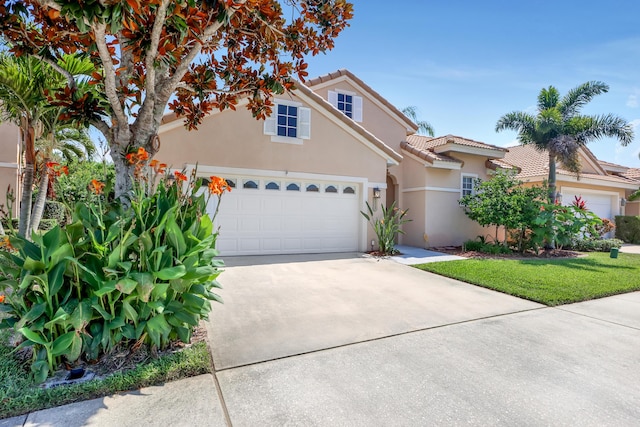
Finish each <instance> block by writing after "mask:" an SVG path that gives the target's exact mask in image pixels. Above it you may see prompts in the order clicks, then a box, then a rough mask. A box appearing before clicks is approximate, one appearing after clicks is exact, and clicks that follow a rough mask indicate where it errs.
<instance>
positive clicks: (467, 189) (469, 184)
mask: <svg viewBox="0 0 640 427" xmlns="http://www.w3.org/2000/svg"><path fill="white" fill-rule="evenodd" d="M476 179H478V175H469V174H463V175H462V183H461V186H460V194H461V196H463V197H464V196H468V195H471V194H474V193H475V190H474V188H473V186H474V184H475V183H476Z"/></svg>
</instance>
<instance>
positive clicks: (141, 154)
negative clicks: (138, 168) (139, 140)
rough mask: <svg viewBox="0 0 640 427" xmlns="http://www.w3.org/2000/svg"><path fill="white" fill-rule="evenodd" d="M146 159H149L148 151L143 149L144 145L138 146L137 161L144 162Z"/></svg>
mask: <svg viewBox="0 0 640 427" xmlns="http://www.w3.org/2000/svg"><path fill="white" fill-rule="evenodd" d="M147 160H149V153H147V150H145V149H144V147H140V148H138V161H139V162H146V161H147Z"/></svg>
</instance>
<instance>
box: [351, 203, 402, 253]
mask: <svg viewBox="0 0 640 427" xmlns="http://www.w3.org/2000/svg"><path fill="white" fill-rule="evenodd" d="M408 211H409V209H405V210H401V209H398V208H397V207H396V202H393V203H392V204H391V206H389V207H385V206H384V205H383V206H382V218H378V219H375V218H374V212H373V209H372V208H371V205H369V203H368V202H367V212H368V213H367V212H363V211H360V213H361V214H362V216H364V217H365V218H366V219H367V221H369V224H371V227H373V231H374V232H375V233H376V237H377V238H378V247H379V248H380V249H379V250H380V253H381V254H382V255H393V254H395V253H397V252H398V251H397V250H396V249H395V248H394V245H395V239H396V236H397V235H398V233H402V234H404V231H402V230H401V229H400V227H401V226H402V224H406V223H407V222H410V221H411V220H410V219H407V218H405V216H406V215H407V212H408Z"/></svg>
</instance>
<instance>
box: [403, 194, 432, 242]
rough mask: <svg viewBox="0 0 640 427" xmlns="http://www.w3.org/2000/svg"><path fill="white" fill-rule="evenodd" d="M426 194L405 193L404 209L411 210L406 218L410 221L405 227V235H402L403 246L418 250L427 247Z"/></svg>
mask: <svg viewBox="0 0 640 427" xmlns="http://www.w3.org/2000/svg"><path fill="white" fill-rule="evenodd" d="M424 198H425V192H424V191H411V192H408V193H404V199H403V200H404V205H403V207H402V208H403V209H409V211H408V212H407V215H406V218H407V219H410V220H411V222H408V223H406V224H405V225H404V227H403V230H404V232H405V234H403V235H401V240H400V241H401V243H402V244H403V245H409V246H415V247H418V248H424V247H426V244H425V241H424V238H423V236H424V232H425V210H424V207H425V199H424Z"/></svg>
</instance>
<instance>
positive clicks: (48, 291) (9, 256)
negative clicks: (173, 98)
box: [0, 149, 230, 381]
mask: <svg viewBox="0 0 640 427" xmlns="http://www.w3.org/2000/svg"><path fill="white" fill-rule="evenodd" d="M128 159H129V161H130V162H131V163H132V164H134V166H135V169H134V170H135V180H134V182H135V185H134V193H133V194H132V196H131V198H130V208H128V209H125V208H124V207H123V206H122V205H121V204H120V203H119V202H117V201H108V200H104V199H103V194H102V193H103V191H104V187H105V184H103V183H102V182H100V181H97V180H95V179H94V180H93V181H92V183H91V188H92V190H93V193H94V194H93V199H91V200H90V201H89V203H77V204H76V205H75V208H74V210H73V215H72V220H71V222H70V223H69V224H68V225H65V226H64V227H60V226H56V227H54V228H53V229H52V230H50V231H49V232H47V233H46V234H44V235H42V236H38V235H36V234H34V235H33V236H32V239H33V242H29V241H28V240H26V239H24V238H22V237H19V236H11V237H10V238H9V239H8V242H7V250H3V251H0V254H1V255H2V256H4V257H5V259H6V260H7V261H8V262H7V263H3V264H0V270H1V271H2V276H4V280H2V281H0V287H3V288H4V289H5V301H4V304H0V307H1V308H2V309H3V311H5V312H6V313H7V314H8V318H6V319H4V320H3V321H2V324H0V326H3V327H13V328H15V330H16V331H18V332H20V333H21V334H22V335H23V336H24V337H25V339H26V341H25V342H24V343H23V344H22V346H23V347H25V346H32V347H33V358H34V359H33V363H32V370H33V372H34V374H35V376H36V379H37V380H38V381H43V380H44V379H46V377H47V375H48V374H49V372H52V371H53V370H55V368H56V366H58V364H59V363H60V362H62V361H63V360H66V361H67V362H69V363H73V362H74V361H76V360H78V359H79V358H81V357H82V358H83V359H84V360H86V361H91V360H95V359H97V358H98V357H100V356H101V355H102V354H107V353H109V352H110V351H112V350H113V349H114V348H115V347H116V345H118V344H119V343H122V342H123V341H128V342H130V343H148V344H150V345H152V346H154V347H158V348H164V347H166V346H167V345H168V344H169V343H170V342H171V341H174V340H178V339H179V340H181V341H183V342H189V340H190V338H191V333H192V331H193V328H194V327H195V326H196V325H197V324H198V322H199V320H200V319H201V318H206V317H207V315H208V313H209V312H210V310H211V301H218V302H221V299H220V297H219V296H218V295H217V294H215V293H214V292H212V289H214V288H219V287H220V285H219V284H218V282H217V281H216V278H217V277H218V275H219V274H220V267H222V266H223V263H222V261H220V260H217V259H215V257H216V255H217V251H216V249H215V243H216V238H217V232H214V229H213V218H211V217H210V216H209V215H208V214H206V207H207V203H208V201H209V198H210V197H211V196H212V195H215V196H217V197H218V204H219V202H220V198H221V197H222V194H223V193H224V192H225V191H229V190H230V189H229V187H228V185H227V183H226V181H225V180H224V179H222V178H218V177H211V178H210V182H208V183H207V182H205V181H204V180H203V179H200V178H196V174H195V170H194V172H193V173H192V175H191V177H190V178H188V177H187V176H185V175H184V174H183V173H180V172H176V173H175V174H174V175H173V176H172V178H173V179H172V180H169V179H168V175H167V174H166V173H165V172H164V170H165V169H166V165H162V164H158V163H157V162H156V161H152V162H151V163H150V165H149V166H147V159H148V155H147V153H146V152H145V151H144V150H143V149H141V150H139V151H138V152H137V153H132V154H131V155H130V156H128ZM207 189H208V191H206V190H207ZM7 288H8V289H7Z"/></svg>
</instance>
